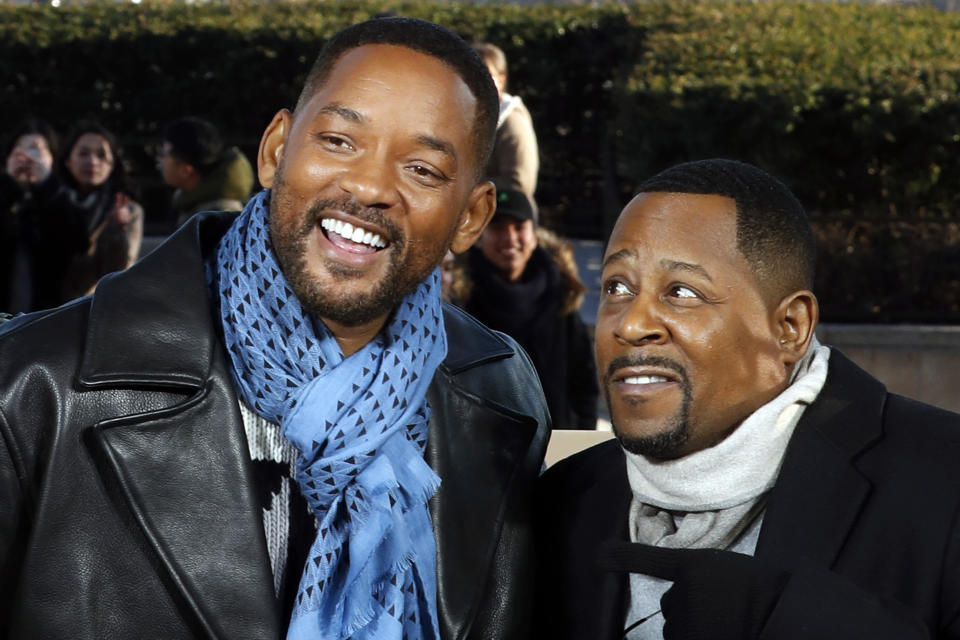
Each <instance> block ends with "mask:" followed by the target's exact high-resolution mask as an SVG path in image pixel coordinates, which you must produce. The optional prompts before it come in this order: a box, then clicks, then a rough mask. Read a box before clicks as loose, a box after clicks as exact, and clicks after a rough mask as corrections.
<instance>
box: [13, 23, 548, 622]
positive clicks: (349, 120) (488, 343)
mask: <svg viewBox="0 0 960 640" xmlns="http://www.w3.org/2000/svg"><path fill="white" fill-rule="evenodd" d="M496 114H497V99H496V89H495V88H494V86H493V83H492V81H491V79H490V77H489V74H488V73H487V71H486V69H485V68H484V66H483V64H482V63H481V62H480V60H479V59H478V58H477V56H476V55H475V54H474V53H473V52H472V50H471V49H470V48H469V46H468V45H467V44H466V43H465V42H463V41H462V40H460V39H459V38H458V37H457V36H455V35H454V34H452V33H450V32H449V31H447V30H445V29H442V28H441V27H438V26H437V25H433V24H430V23H427V22H423V21H419V20H410V19H400V18H397V19H382V20H374V21H370V22H366V23H361V24H359V25H354V26H353V27H350V28H348V29H346V30H344V31H342V32H340V33H339V34H337V35H335V36H334V37H333V38H331V39H330V40H329V41H328V43H327V45H326V46H325V48H324V50H323V51H322V52H321V55H320V57H319V58H318V60H317V63H316V64H315V66H314V68H313V70H312V71H311V73H310V75H309V76H308V79H307V83H306V86H305V88H304V91H303V94H302V95H301V98H300V101H299V103H298V105H297V107H296V110H295V111H294V112H292V113H291V112H290V111H287V110H286V109H283V110H281V111H279V112H278V113H277V114H276V116H275V117H274V119H273V121H272V122H271V123H270V124H269V126H268V127H267V129H266V131H265V133H264V135H263V138H262V142H261V146H260V152H259V156H258V165H259V177H260V181H261V183H262V184H263V185H265V186H266V187H267V189H266V190H265V191H263V192H261V193H260V194H258V195H257V196H255V197H254V198H253V200H251V202H250V203H248V205H247V207H246V208H245V209H244V211H243V212H242V213H241V214H240V215H239V216H237V215H235V214H225V213H206V214H200V215H198V216H196V217H194V218H193V219H191V221H190V222H188V223H187V224H186V225H185V226H184V227H182V228H181V229H179V230H178V232H177V233H176V234H175V235H174V236H172V237H171V238H170V239H169V240H168V241H167V242H166V243H164V245H163V246H161V247H160V248H158V249H157V250H155V251H154V252H153V253H151V254H150V255H149V256H147V257H146V258H145V259H144V260H142V261H141V262H139V263H138V264H137V265H135V266H134V267H133V268H132V269H130V270H128V271H126V272H123V273H119V274H115V275H112V276H109V277H107V278H105V279H104V280H102V281H101V282H100V284H99V285H98V287H97V289H96V292H95V293H94V294H93V295H92V296H91V297H86V298H82V299H80V300H77V301H74V302H72V303H70V304H67V305H64V306H62V307H59V308H58V309H54V310H51V311H45V312H40V313H35V314H28V315H24V316H19V317H17V318H15V319H13V320H10V321H8V322H5V323H4V324H3V325H0V637H3V638H7V637H9V638H45V639H46V638H50V639H56V638H80V639H85V640H94V639H102V638H165V639H179V638H223V639H225V638H238V639H239V638H244V639H250V638H281V637H287V638H324V639H326V638H346V637H353V638H385V639H396V640H401V638H411V639H413V638H444V639H454V638H457V639H467V638H477V639H479V638H497V639H502V640H508V639H512V638H520V637H524V636H526V635H528V633H529V616H530V610H531V606H530V603H529V599H530V594H531V592H532V584H531V583H532V578H533V572H532V557H533V553H532V547H531V545H530V543H531V536H532V531H531V529H532V527H531V504H530V500H531V498H532V490H533V484H534V481H535V479H536V477H537V475H538V472H539V470H540V465H541V461H542V459H543V452H544V448H545V444H546V439H547V434H548V432H549V419H548V417H547V411H546V407H545V403H544V401H543V398H542V396H541V395H540V394H539V393H538V391H537V389H538V385H537V381H536V373H535V371H534V370H533V368H532V366H531V364H530V362H529V360H528V359H527V358H526V356H525V355H524V354H523V352H522V351H521V350H520V349H519V348H518V347H517V346H516V343H514V342H513V341H512V340H510V339H509V338H507V337H505V336H503V335H501V334H497V333H495V332H493V331H490V330H488V329H486V328H485V327H483V326H482V325H480V323H478V322H477V321H476V320H474V319H472V318H470V317H469V316H467V315H466V314H464V313H463V312H461V311H459V310H457V309H455V308H453V307H450V306H447V305H442V304H441V301H440V285H439V270H438V269H437V265H438V264H439V263H440V259H441V257H442V256H443V255H444V254H445V253H446V251H447V250H448V249H450V248H452V249H453V250H454V251H457V252H459V251H464V250H465V249H466V248H467V247H468V246H470V244H471V243H472V242H473V240H474V239H475V238H476V237H477V235H479V233H480V232H481V230H482V229H483V227H484V225H485V224H486V223H487V221H488V220H489V218H490V216H491V214H492V213H493V209H494V189H493V185H492V184H491V183H489V182H486V181H483V180H481V178H480V176H481V172H482V168H483V166H484V164H485V160H486V157H487V155H488V154H489V151H490V147H491V144H492V139H493V132H494V128H495V125H496Z"/></svg>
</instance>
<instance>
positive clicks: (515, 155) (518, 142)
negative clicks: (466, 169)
mask: <svg viewBox="0 0 960 640" xmlns="http://www.w3.org/2000/svg"><path fill="white" fill-rule="evenodd" d="M474 49H475V50H476V51H477V53H478V54H480V57H481V58H482V59H483V61H484V63H485V64H486V65H487V69H489V70H490V75H491V77H493V82H494V84H495V85H496V86H497V92H498V93H499V94H500V115H499V117H498V119H497V137H496V141H495V142H494V145H493V155H491V156H490V162H489V163H488V164H487V169H486V172H487V178H488V179H490V180H493V181H494V182H495V183H496V184H497V185H499V186H501V187H502V188H507V189H516V190H518V191H522V192H524V193H525V194H527V197H528V198H530V200H531V201H532V202H533V203H534V208H536V200H535V197H534V195H535V192H536V190H537V173H538V172H539V170H540V151H539V148H538V147H537V134H536V133H535V132H534V130H533V119H532V118H531V117H530V112H529V111H528V110H527V107H526V105H524V104H523V100H521V99H520V96H515V95H511V94H509V93H507V56H506V55H504V53H503V50H502V49H500V47H498V46H496V45H494V44H490V43H488V42H481V43H477V44H475V45H474Z"/></svg>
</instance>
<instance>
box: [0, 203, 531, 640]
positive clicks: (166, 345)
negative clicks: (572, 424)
mask: <svg viewBox="0 0 960 640" xmlns="http://www.w3.org/2000/svg"><path fill="white" fill-rule="evenodd" d="M232 220H233V216H230V215H224V214H207V215H203V216H197V217H195V218H193V219H191V221H190V222H189V223H188V224H187V225H185V226H184V227H182V228H181V229H180V230H179V231H178V232H177V233H176V234H175V235H174V236H172V237H171V238H170V240H168V241H167V242H166V243H165V244H164V245H162V247H160V248H159V249H157V250H155V251H154V252H152V253H151V254H150V255H149V256H147V257H145V258H144V259H143V260H142V261H140V262H139V263H138V264H136V265H135V266H134V267H132V268H131V269H129V270H127V271H125V272H122V273H118V274H115V275H112V276H109V277H107V278H105V279H104V280H103V281H102V282H101V283H100V285H99V286H98V287H97V290H96V292H95V293H94V294H93V296H92V297H88V298H83V299H80V300H78V301H76V302H74V303H72V304H69V305H65V306H62V307H60V308H59V309H56V310H54V311H51V312H44V313H37V314H32V315H27V316H20V317H18V318H16V319H14V320H11V321H9V322H6V323H4V324H2V325H0V637H2V638H43V639H44V640H56V639H60V638H63V639H67V638H69V639H71V640H102V639H103V638H164V639H165V640H175V639H185V638H218V639H228V638H237V639H240V638H242V639H245V640H246V639H254V638H256V639H261V638H271V639H272V638H281V637H282V636H283V634H284V629H285V626H286V623H287V621H286V620H284V619H282V615H281V613H280V612H281V610H282V609H283V608H284V607H283V606H282V603H279V602H278V601H277V599H276V597H275V595H274V587H273V577H272V574H271V568H270V560H269V557H268V552H267V544H266V540H265V534H264V529H263V520H262V511H261V503H260V501H259V499H258V498H257V497H256V493H257V487H256V486H253V485H254V482H253V476H252V463H251V460H250V455H249V450H248V445H247V442H246V436H245V432H244V427H243V423H242V419H241V416H240V408H239V403H238V400H237V396H236V394H235V392H234V390H233V388H232V385H231V381H230V373H229V364H228V359H227V354H226V353H225V352H224V348H223V345H222V342H221V339H220V338H219V335H218V330H217V328H216V325H215V323H214V321H213V319H212V316H211V310H210V304H209V301H208V298H207V286H206V282H205V277H204V264H203V259H204V256H206V255H209V252H210V251H212V250H213V248H214V247H215V246H216V243H217V241H218V240H219V238H220V236H221V235H222V234H223V233H224V232H225V231H226V229H227V227H228V226H229V224H230V223H231V222H232ZM444 321H445V325H446V331H447V340H448V343H449V345H450V346H449V353H448V354H447V357H446V359H445V360H444V362H443V363H442V364H441V365H440V367H439V368H438V369H437V372H436V374H435V376H434V379H433V382H432V384H431V387H430V389H429V392H428V401H429V403H430V408H431V420H430V435H429V439H428V444H427V451H426V459H427V461H428V462H429V463H430V465H431V467H432V468H433V469H434V470H435V471H436V472H437V473H438V474H439V476H440V478H441V479H442V484H441V486H440V489H439V491H438V492H437V494H436V495H435V496H434V498H433V499H432V500H431V502H430V509H431V512H432V516H433V525H434V531H435V535H436V539H437V552H438V561H437V572H438V582H439V592H438V609H439V614H440V630H441V636H442V638H444V639H445V640H453V639H454V638H456V639H461V640H468V639H476V640H480V639H481V638H482V639H485V640H486V639H491V640H513V639H517V638H525V637H528V635H529V615H530V611H531V609H532V604H531V599H532V583H533V548H532V530H531V513H532V503H531V500H532V497H533V496H532V494H533V486H534V482H535V480H536V478H537V475H538V473H539V470H540V466H541V463H542V460H543V454H544V449H545V447H546V441H547V436H548V431H549V423H548V418H547V415H546V408H545V407H544V405H543V401H542V399H541V398H540V397H539V396H538V395H537V394H536V393H535V391H533V390H535V389H536V387H537V383H536V376H535V374H534V372H533V369H532V367H531V366H530V363H529V361H528V360H527V359H526V358H525V357H524V356H523V354H522V353H521V352H520V351H519V350H518V349H517V348H516V347H515V345H514V343H513V342H512V341H510V339H509V338H506V337H504V336H501V335H499V334H496V333H493V332H491V331H489V330H487V329H485V328H483V327H482V326H481V325H479V323H477V322H476V321H474V320H473V319H472V318H470V317H469V316H467V315H466V314H464V313H463V312H461V311H459V310H457V309H455V308H453V307H449V306H446V308H445V310H444Z"/></svg>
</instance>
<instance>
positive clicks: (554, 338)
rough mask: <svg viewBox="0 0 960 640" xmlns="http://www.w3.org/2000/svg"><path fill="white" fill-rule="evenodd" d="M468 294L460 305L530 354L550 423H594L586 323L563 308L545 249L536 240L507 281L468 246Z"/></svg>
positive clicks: (559, 280) (560, 282)
mask: <svg viewBox="0 0 960 640" xmlns="http://www.w3.org/2000/svg"><path fill="white" fill-rule="evenodd" d="M466 276H467V277H468V278H469V279H470V287H469V291H470V293H469V297H468V298H467V299H466V300H465V301H463V302H462V303H461V304H462V306H463V308H464V309H466V310H467V311H468V312H469V313H471V314H472V315H473V316H474V317H476V318H477V319H478V320H480V321H481V322H483V323H484V324H486V325H487V326H488V327H490V328H491V329H495V330H497V331H502V332H503V333H506V334H507V335H509V336H511V337H512V338H514V339H515V340H516V341H517V342H519V343H520V346H521V347H523V349H524V350H525V351H526V352H527V353H528V354H529V355H530V359H531V360H533V364H534V366H535V367H536V368H537V373H538V374H539V375H540V383H541V385H542V386H543V394H544V396H545V397H546V398H547V406H548V407H549V408H550V415H551V417H552V419H553V428H554V429H595V428H596V422H597V395H598V390H597V371H596V365H595V364H594V358H593V346H592V344H591V341H590V336H589V334H588V333H587V328H586V326H584V324H583V321H582V320H581V319H580V313H579V311H577V310H576V309H574V310H565V309H564V300H565V297H566V294H567V284H566V282H567V281H565V279H564V278H563V275H562V273H561V270H560V268H559V267H558V265H557V262H556V261H555V260H554V258H553V257H552V255H551V253H550V252H548V251H547V250H546V249H544V248H543V247H542V246H538V247H537V248H536V249H534V252H533V255H532V256H531V257H530V261H529V262H528V263H527V267H526V269H525V270H524V273H523V276H522V277H521V279H520V281H518V282H507V281H506V280H504V279H503V278H501V277H500V276H499V275H498V274H497V273H496V269H495V268H494V267H493V265H491V264H490V262H489V261H488V260H487V259H486V258H485V257H484V255H483V252H482V251H481V250H480V249H477V248H473V249H470V251H469V252H468V256H467V273H466Z"/></svg>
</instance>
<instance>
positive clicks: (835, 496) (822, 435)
mask: <svg viewBox="0 0 960 640" xmlns="http://www.w3.org/2000/svg"><path fill="white" fill-rule="evenodd" d="M885 399H886V389H885V388H884V387H883V385H882V384H881V383H880V382H879V381H877V380H875V379H874V378H872V377H870V376H869V375H868V374H867V373H865V372H864V371H862V370H861V369H859V368H858V367H857V366H856V365H854V364H853V363H852V362H851V361H850V360H848V359H847V358H846V357H845V356H844V355H843V354H841V353H840V352H838V351H836V350H833V351H832V352H831V354H830V369H829V373H828V376H827V382H826V384H825V385H824V388H823V390H822V391H821V392H820V395H819V396H818V397H817V399H816V400H815V401H814V402H813V404H811V405H810V407H808V408H807V410H806V412H805V413H804V415H803V417H802V418H801V420H800V423H799V424H798V425H797V429H796V431H795V432H794V436H793V439H792V440H791V442H790V446H789V448H788V450H787V455H786V458H785V459H784V463H783V467H782V469H781V471H780V475H779V478H778V480H777V484H776V486H775V487H774V489H773V491H772V493H771V496H770V502H769V504H768V507H767V510H766V513H765V514H764V520H763V527H762V529H761V532H760V539H759V541H758V543H757V552H756V554H757V556H758V557H762V558H765V559H767V560H770V561H772V562H774V563H775V564H777V565H779V566H783V567H785V568H793V567H800V566H803V565H805V564H808V563H810V562H813V563H815V564H817V565H819V566H826V567H829V566H831V565H832V564H833V562H834V561H835V559H836V557H837V555H838V554H839V552H840V550H841V548H842V546H843V543H844V541H845V540H846V538H847V534H848V533H849V531H850V528H851V527H852V526H853V523H854V522H855V521H856V518H857V515H858V513H859V511H860V509H861V507H862V505H863V502H864V501H865V500H866V498H867V496H868V495H869V492H870V484H869V482H868V481H867V480H866V478H864V477H863V476H862V475H861V474H860V472H859V471H857V469H856V467H855V465H854V463H853V458H854V457H855V456H856V455H857V454H858V453H859V452H861V451H862V450H863V449H864V448H866V447H867V446H868V445H869V444H870V443H871V442H873V441H875V440H876V439H877V438H879V437H880V433H881V428H882V425H881V420H882V414H883V406H884V402H885Z"/></svg>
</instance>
